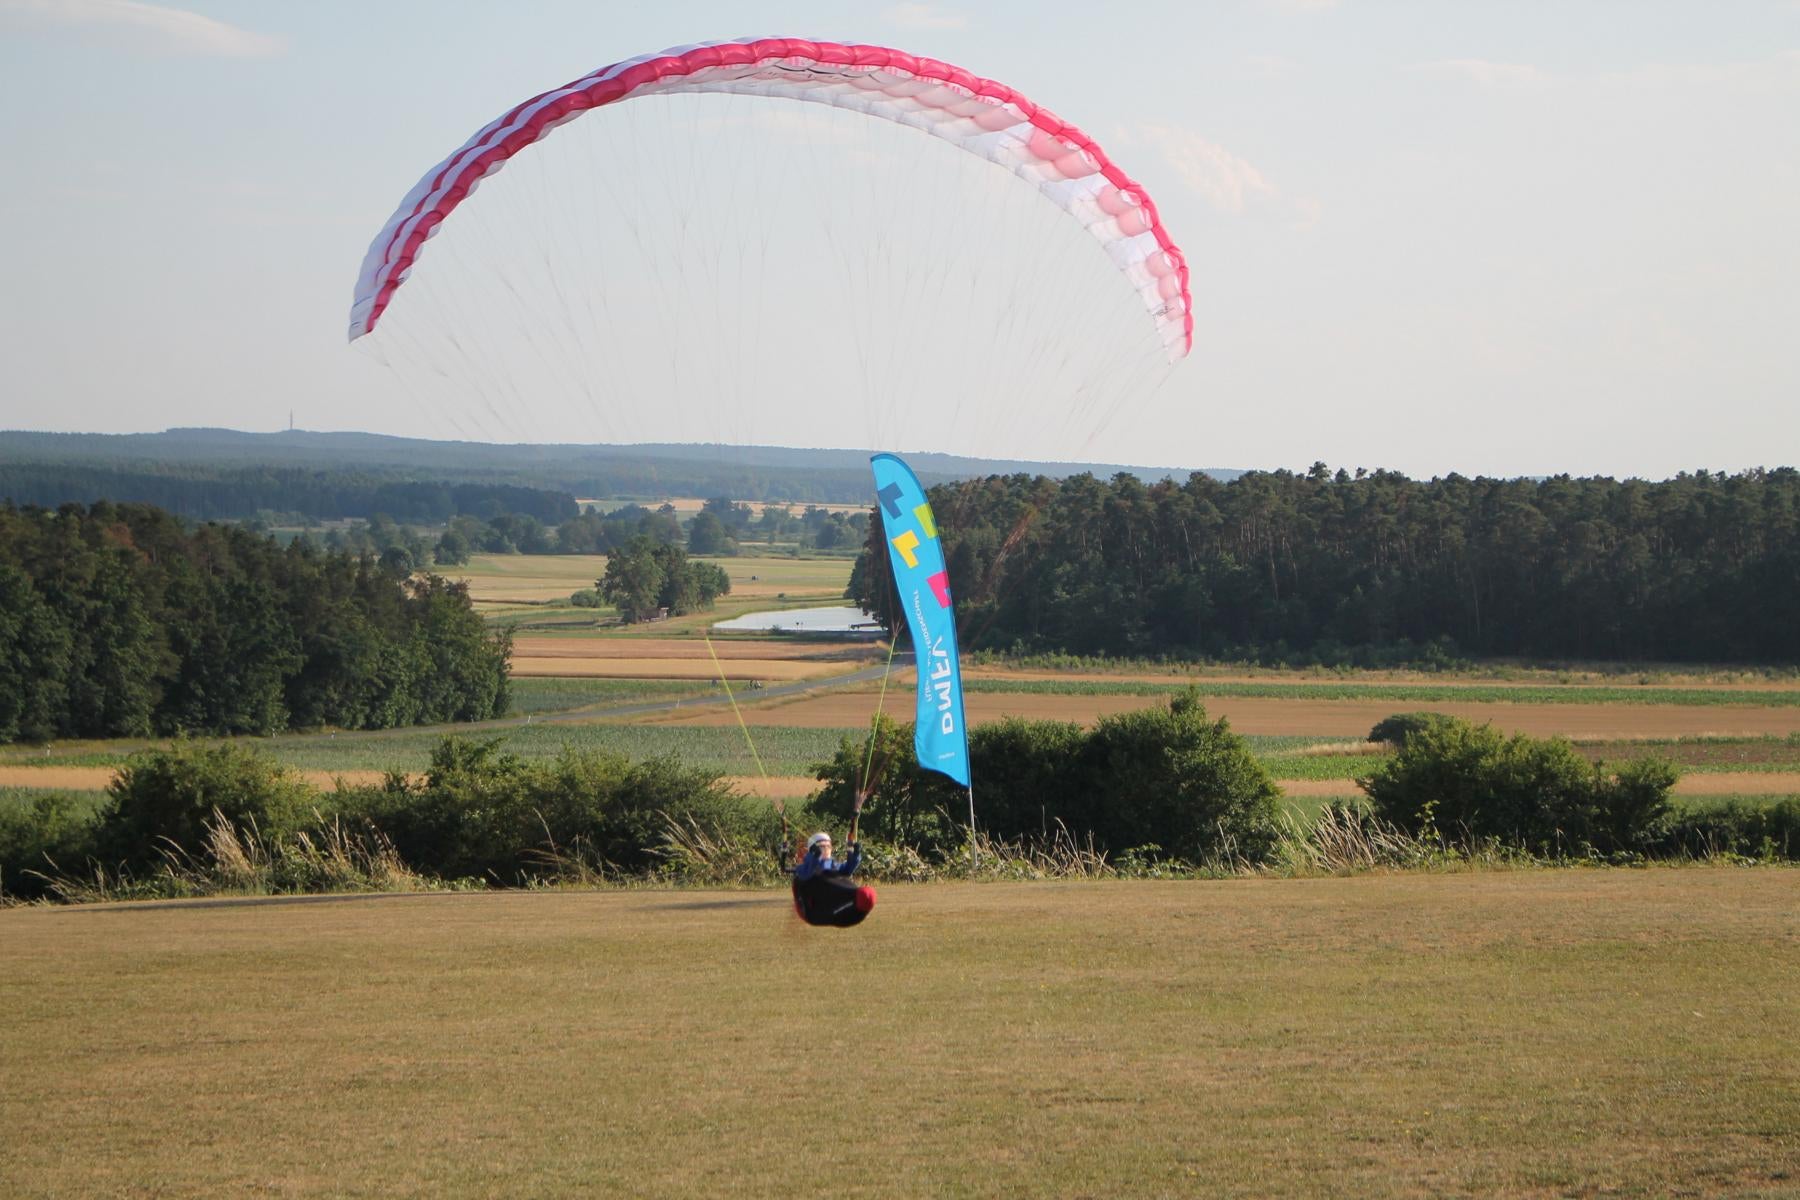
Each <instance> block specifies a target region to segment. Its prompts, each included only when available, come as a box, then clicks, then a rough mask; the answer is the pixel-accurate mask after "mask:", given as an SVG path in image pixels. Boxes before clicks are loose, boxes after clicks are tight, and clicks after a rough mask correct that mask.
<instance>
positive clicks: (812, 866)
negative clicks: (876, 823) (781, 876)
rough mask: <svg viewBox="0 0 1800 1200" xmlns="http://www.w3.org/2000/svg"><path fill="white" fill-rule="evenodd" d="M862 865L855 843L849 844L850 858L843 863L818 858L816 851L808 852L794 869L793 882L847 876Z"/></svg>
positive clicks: (860, 854) (832, 859) (858, 846)
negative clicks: (818, 876) (816, 876)
mask: <svg viewBox="0 0 1800 1200" xmlns="http://www.w3.org/2000/svg"><path fill="white" fill-rule="evenodd" d="M861 864H862V847H861V846H860V845H858V844H857V843H855V842H851V843H850V857H849V858H846V859H845V860H844V861H843V862H839V861H838V860H837V859H835V858H820V857H819V852H818V851H817V850H808V851H807V852H806V857H805V858H803V859H801V860H800V865H799V866H797V867H795V868H794V882H795V883H805V882H806V881H807V880H808V879H811V878H812V877H813V876H814V875H849V874H852V873H853V872H854V871H855V870H856V868H857V867H858V866H860V865H861Z"/></svg>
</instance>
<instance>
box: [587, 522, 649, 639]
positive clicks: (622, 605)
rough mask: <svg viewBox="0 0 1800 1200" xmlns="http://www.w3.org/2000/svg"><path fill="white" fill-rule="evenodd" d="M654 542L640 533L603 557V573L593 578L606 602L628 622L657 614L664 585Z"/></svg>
mask: <svg viewBox="0 0 1800 1200" xmlns="http://www.w3.org/2000/svg"><path fill="white" fill-rule="evenodd" d="M656 546H657V543H655V542H653V541H652V540H651V539H650V538H648V537H646V536H644V535H641V534H640V535H639V536H637V537H634V538H632V539H631V542H630V544H629V545H627V546H626V547H625V548H624V549H623V550H621V551H619V552H618V553H616V554H614V555H612V556H611V557H609V558H608V559H607V560H606V574H605V575H604V576H602V577H601V578H600V579H598V580H596V581H595V585H594V586H596V587H598V588H599V589H600V594H601V595H602V596H605V597H606V602H607V603H608V604H610V605H612V606H613V607H614V608H616V609H618V610H619V618H620V619H621V620H623V621H624V622H626V623H627V624H631V623H634V622H637V621H647V620H649V619H651V618H652V617H654V616H656V615H657V611H658V609H659V608H660V607H661V600H660V596H661V594H662V591H663V586H664V571H663V566H662V563H661V562H660V561H658V556H657V554H656Z"/></svg>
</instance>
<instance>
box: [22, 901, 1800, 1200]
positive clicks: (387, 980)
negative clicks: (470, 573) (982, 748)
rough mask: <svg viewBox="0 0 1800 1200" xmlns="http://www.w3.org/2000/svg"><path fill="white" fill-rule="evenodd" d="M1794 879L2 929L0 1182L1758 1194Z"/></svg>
mask: <svg viewBox="0 0 1800 1200" xmlns="http://www.w3.org/2000/svg"><path fill="white" fill-rule="evenodd" d="M1797 882H1800V876H1797V875H1796V874H1795V872H1794V871H1792V870H1777V869H1756V870H1746V869H1726V868H1717V869H1713V868H1686V869H1669V870H1647V871H1624V870H1611V871H1606V870H1590V871H1533V872H1523V873H1485V874H1465V875H1436V876H1433V875H1413V876H1401V877H1391V876H1390V877H1380V876H1369V877H1361V878H1353V879H1321V880H1310V881H1278V880H1239V881H1226V882H1220V883H1173V884H1170V883H1163V884H1157V883H1109V884H1024V885H937V886H926V887H913V888H905V887H886V888H883V889H882V896H881V903H880V906H879V907H878V908H877V909H876V911H875V914H874V915H873V917H872V918H871V919H870V921H869V922H868V923H867V924H865V925H863V926H862V927H861V928H859V929H856V930H852V931H837V930H809V929H806V928H804V927H803V926H800V925H799V924H798V923H797V922H796V921H795V920H794V918H793V917H792V916H791V915H790V914H789V912H788V911H787V906H786V903H785V898H784V897H782V896H781V895H779V894H771V893H696V892H659V891H638V892H598V893H593V892H590V893H536V894H532V893H516V894H501V895H434V896H419V897H378V898H355V897H352V898H331V899H324V900H318V899H314V900H297V901H286V902H268V901H256V902H226V903H211V904H188V905H137V906H121V907H108V908H79V909H60V910H59V909H47V908H33V909H15V910H11V911H0V945H4V946H5V948H6V960H7V970H6V971H5V972H4V973H3V974H0V1078H4V1079H5V1080H6V1085H5V1087H4V1088H3V1089H0V1130H4V1131H5V1133H4V1141H3V1142H0V1177H3V1178H4V1179H5V1181H6V1183H5V1187H4V1189H3V1190H4V1191H6V1192H7V1193H8V1194H11V1195H22V1196H39V1195H114V1194H133V1195H136V1194H179V1195H184V1196H229V1197H237V1196H243V1195H249V1194H258V1195H274V1196H302V1195H332V1196H381V1197H390V1196H495V1195H507V1196H523V1195H540V1196H548V1195H573V1194H596V1195H632V1196H683V1197H686V1196H713V1195H755V1196H770V1195H786V1194H794V1193H796V1191H797V1190H798V1192H800V1193H811V1192H813V1191H823V1190H825V1189H826V1187H827V1185H829V1190H830V1192H831V1194H833V1195H842V1196H846V1197H885V1196H895V1197H916V1196H926V1195H932V1196H1059V1197H1060V1196H1127V1195H1129V1196H1173V1195H1207V1196H1270V1195H1282V1196H1288V1195H1301V1196H1323V1195H1357V1196H1374V1197H1385V1196H1406V1197H1411V1196H1436V1195H1445V1194H1470V1193H1479V1194H1495V1193H1502V1194H1515V1195H1544V1196H1547V1195H1595V1194H1605V1195H1622V1196H1668V1195H1691V1196H1710V1195H1721V1196H1722V1195H1732V1196H1767V1197H1774V1196H1792V1195H1794V1194H1795V1192H1796V1190H1800V1056H1796V1055H1794V1054H1793V1053H1792V1039H1791V1035H1792V1023H1793V1018H1794V997H1795V996H1796V995H1800V916H1797V909H1796V905H1795V903H1794V899H1795V895H1796V883H1797ZM814 1175H816V1176H817V1183H818V1187H817V1188H814V1187H813V1186H811V1184H810V1183H808V1177H809V1176H814Z"/></svg>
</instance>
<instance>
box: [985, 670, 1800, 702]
mask: <svg viewBox="0 0 1800 1200" xmlns="http://www.w3.org/2000/svg"><path fill="white" fill-rule="evenodd" d="M1190 686H1191V687H1194V688H1197V689H1198V690H1199V692H1200V694H1201V695H1202V696H1219V697H1238V698H1260V699H1270V700H1392V701H1395V702H1396V703H1407V704H1425V705H1429V704H1432V703H1448V702H1458V703H1479V704H1496V703H1498V704H1677V705H1753V706H1756V707H1763V708H1792V707H1796V706H1800V690H1795V689H1792V688H1787V689H1780V690H1773V689H1770V690H1749V689H1724V688H1694V687H1655V686H1641V687H1620V686H1616V685H1610V686H1599V687H1592V686H1586V685H1581V684H1569V685H1556V684H1552V685H1544V686H1530V685H1519V686H1501V685H1498V684H1481V683H1445V684H1437V683H1423V684H1415V683H1339V682H1329V683H1278V682H1270V683H1261V682H1245V681H1227V680H1209V679H1207V678H1206V677H1204V676H1196V677H1194V678H1193V679H1192V680H1187V681H1181V682H1175V683H1169V682H1163V681H1158V680H1154V679H1005V678H993V677H988V676H983V677H970V678H965V679H964V680H963V688H964V690H965V691H969V692H1012V693H1019V694H1024V695H1049V696H1171V695H1175V694H1177V693H1180V692H1184V691H1186V690H1187V689H1188V688H1189V687H1190Z"/></svg>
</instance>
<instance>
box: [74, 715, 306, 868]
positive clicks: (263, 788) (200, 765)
mask: <svg viewBox="0 0 1800 1200" xmlns="http://www.w3.org/2000/svg"><path fill="white" fill-rule="evenodd" d="M106 790H107V793H108V795H109V796H110V797H111V800H110V802H109V803H108V805H107V807H106V809H105V812H104V814H103V816H102V818H101V825H100V830H99V848H100V851H101V856H102V857H103V858H105V859H107V860H108V861H109V862H112V863H115V864H119V865H122V866H124V867H126V868H127V869H134V870H135V869H141V868H145V867H150V866H153V865H156V864H158V863H160V862H162V861H163V855H162V853H161V848H162V842H161V839H167V840H168V841H169V842H173V843H174V844H175V845H176V846H179V847H180V848H181V849H182V850H185V851H188V852H195V851H198V850H199V849H200V847H201V846H202V845H203V844H204V843H205V841H206V838H207V835H208V831H207V826H208V823H209V822H210V821H211V820H212V817H213V810H215V809H217V810H218V812H219V813H220V814H221V815H222V816H223V817H224V818H225V819H226V820H227V821H229V822H230V823H231V824H232V825H234V826H238V827H249V826H254V827H255V829H256V830H257V831H258V832H259V833H260V834H262V835H263V836H264V837H269V838H281V837H283V836H286V835H288V834H291V833H294V832H296V831H298V830H299V829H301V828H302V827H303V826H304V825H305V824H306V823H307V822H309V821H310V820H311V819H312V817H313V813H314V808H315V805H316V803H317V793H316V792H314V791H313V789H312V788H311V787H309V786H308V785H307V783H306V782H305V781H304V780H302V779H300V778H299V777H298V776H297V775H295V774H294V773H293V772H291V771H290V770H289V769H288V768H287V767H285V766H283V765H281V764H280V763H278V762H276V761H274V760H273V759H271V758H269V757H268V756H267V755H265V754H263V753H262V752H260V751H258V750H253V749H248V748H245V747H242V746H235V745H231V744H229V743H226V744H222V745H217V746H206V745H199V744H196V743H193V742H177V743H175V745H173V746H172V747H170V748H169V749H166V750H146V751H143V752H141V753H138V754H134V755H132V756H131V757H130V758H128V759H126V760H125V765H124V767H122V768H120V770H119V773H118V775H117V776H115V777H114V779H113V781H112V784H111V785H110V786H108V788H107V789H106Z"/></svg>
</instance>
